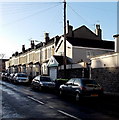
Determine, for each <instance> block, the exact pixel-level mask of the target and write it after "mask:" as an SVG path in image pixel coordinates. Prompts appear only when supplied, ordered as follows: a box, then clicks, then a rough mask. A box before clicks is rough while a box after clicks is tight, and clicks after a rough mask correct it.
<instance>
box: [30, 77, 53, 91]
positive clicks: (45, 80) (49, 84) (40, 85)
mask: <svg viewBox="0 0 119 120" xmlns="http://www.w3.org/2000/svg"><path fill="white" fill-rule="evenodd" d="M31 86H32V88H36V89H39V90H42V89H45V90H46V89H54V88H55V82H54V81H53V80H52V79H51V78H50V77H49V76H41V75H39V76H36V77H35V78H34V79H33V80H32V83H31Z"/></svg>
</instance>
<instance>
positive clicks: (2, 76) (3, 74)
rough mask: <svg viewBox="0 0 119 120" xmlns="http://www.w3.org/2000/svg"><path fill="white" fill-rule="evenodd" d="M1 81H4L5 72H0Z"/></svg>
mask: <svg viewBox="0 0 119 120" xmlns="http://www.w3.org/2000/svg"><path fill="white" fill-rule="evenodd" d="M1 79H2V80H5V72H2V73H1Z"/></svg>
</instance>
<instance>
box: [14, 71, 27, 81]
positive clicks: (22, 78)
mask: <svg viewBox="0 0 119 120" xmlns="http://www.w3.org/2000/svg"><path fill="white" fill-rule="evenodd" d="M13 80H14V83H28V82H29V79H28V76H27V74H25V73H16V74H15V75H14V77H13Z"/></svg>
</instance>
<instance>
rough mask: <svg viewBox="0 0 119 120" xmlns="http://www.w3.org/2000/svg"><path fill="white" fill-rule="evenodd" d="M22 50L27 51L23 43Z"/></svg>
mask: <svg viewBox="0 0 119 120" xmlns="http://www.w3.org/2000/svg"><path fill="white" fill-rule="evenodd" d="M22 52H23V53H24V52H25V45H22Z"/></svg>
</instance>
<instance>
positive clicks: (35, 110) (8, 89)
mask: <svg viewBox="0 0 119 120" xmlns="http://www.w3.org/2000/svg"><path fill="white" fill-rule="evenodd" d="M0 92H1V93H2V95H1V96H2V97H0V98H1V100H0V101H1V102H2V116H1V119H2V120H17V119H18V120H20V119H21V120H47V119H48V120H50V119H51V120H53V119H54V120H55V119H56V120H57V119H58V120H87V119H88V120H89V119H91V120H103V119H104V120H118V119H119V116H118V114H117V112H118V111H116V110H115V109H116V108H118V105H119V104H117V103H116V102H117V99H112V98H111V97H110V96H108V97H106V98H105V99H104V100H100V99H88V98H86V99H84V100H83V101H82V102H81V103H76V102H74V101H73V100H72V99H71V98H67V97H66V98H61V97H59V96H58V95H57V94H55V93H52V92H39V91H34V90H32V89H31V88H30V86H24V85H14V84H12V83H8V82H4V81H0ZM110 98H111V99H110ZM113 102H114V103H113ZM110 103H111V104H110ZM115 106H116V108H115Z"/></svg>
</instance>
